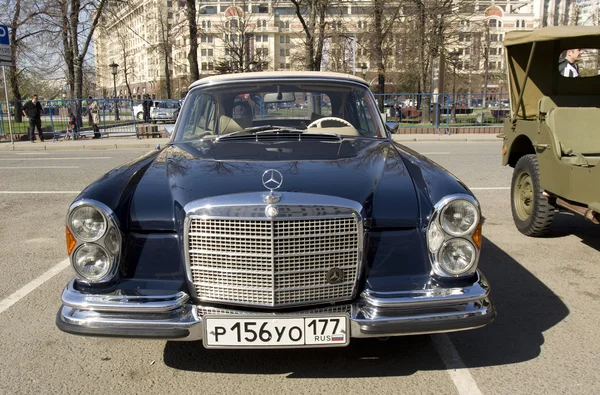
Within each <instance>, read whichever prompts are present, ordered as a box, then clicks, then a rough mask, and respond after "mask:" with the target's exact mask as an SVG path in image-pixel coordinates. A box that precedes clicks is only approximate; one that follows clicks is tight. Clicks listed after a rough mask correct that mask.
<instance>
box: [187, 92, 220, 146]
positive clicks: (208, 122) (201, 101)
mask: <svg viewBox="0 0 600 395" xmlns="http://www.w3.org/2000/svg"><path fill="white" fill-rule="evenodd" d="M215 110H216V105H215V100H214V98H213V97H212V96H211V95H208V94H206V93H199V94H197V95H193V96H191V97H188V99H187V100H186V105H185V107H184V111H183V112H182V128H183V136H182V139H183V140H190V139H195V138H199V137H203V136H205V135H208V134H216V132H215V112H216V111H215Z"/></svg>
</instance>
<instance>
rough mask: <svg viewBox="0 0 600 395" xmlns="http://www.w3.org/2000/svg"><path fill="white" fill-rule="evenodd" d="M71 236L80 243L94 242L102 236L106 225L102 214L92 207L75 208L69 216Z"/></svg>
mask: <svg viewBox="0 0 600 395" xmlns="http://www.w3.org/2000/svg"><path fill="white" fill-rule="evenodd" d="M69 227H70V228H71V231H72V232H73V236H75V238H76V239H79V240H81V241H95V240H98V239H99V238H101V237H102V236H104V233H105V232H106V228H107V223H106V218H105V217H104V215H102V213H101V212H100V211H99V210H98V209H96V208H95V207H92V206H81V207H77V208H75V209H74V210H73V211H72V212H71V215H70V216H69Z"/></svg>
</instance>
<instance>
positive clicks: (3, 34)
mask: <svg viewBox="0 0 600 395" xmlns="http://www.w3.org/2000/svg"><path fill="white" fill-rule="evenodd" d="M8 32H9V30H8V26H5V25H0V45H9V44H10V43H9V42H8V37H9V36H8Z"/></svg>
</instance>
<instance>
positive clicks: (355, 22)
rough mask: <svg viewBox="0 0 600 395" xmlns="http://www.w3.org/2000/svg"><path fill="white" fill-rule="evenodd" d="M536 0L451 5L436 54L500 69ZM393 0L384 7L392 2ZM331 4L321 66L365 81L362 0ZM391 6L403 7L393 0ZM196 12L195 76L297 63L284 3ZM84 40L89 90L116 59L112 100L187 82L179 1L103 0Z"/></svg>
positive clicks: (530, 19) (296, 41)
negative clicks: (89, 48) (91, 66)
mask: <svg viewBox="0 0 600 395" xmlns="http://www.w3.org/2000/svg"><path fill="white" fill-rule="evenodd" d="M537 1H538V0H503V1H495V0H487V1H484V0H472V1H465V2H463V3H461V6H460V9H457V10H454V11H456V12H455V14H456V13H458V14H459V15H460V17H456V15H455V16H454V17H453V19H452V20H453V22H451V23H449V22H446V23H449V24H450V26H449V28H448V29H446V30H447V33H446V36H445V37H444V38H443V40H442V41H443V44H442V45H443V46H444V47H445V48H446V50H449V51H452V50H453V51H454V52H455V53H458V57H459V58H458V60H457V62H456V66H457V67H456V69H457V73H460V74H463V75H466V74H469V75H473V76H481V75H483V74H484V72H485V70H487V71H488V72H491V73H494V72H495V71H501V70H503V69H504V56H503V50H502V41H503V38H504V33H505V32H506V31H509V30H513V29H532V28H533V27H534V26H535V22H536V13H535V7H534V5H535V4H536V2H537ZM544 1H546V0H544ZM561 1H568V0H561ZM393 3H394V2H393V1H392V2H390V3H389V4H388V5H387V6H388V7H394V4H393ZM341 4H342V5H340V6H337V7H335V8H332V9H331V10H329V11H328V13H327V22H328V23H327V26H326V29H327V40H326V41H325V43H324V48H323V58H322V61H321V69H322V70H331V71H339V72H346V73H352V74H355V75H361V74H362V70H361V69H362V67H363V65H364V66H365V67H366V70H367V75H366V77H367V79H368V80H372V81H375V80H376V76H377V64H376V62H374V61H373V60H372V59H371V55H372V53H373V52H372V49H371V40H372V35H371V34H372V31H373V26H374V20H373V9H372V2H371V1H370V0H347V1H342V2H341ZM397 7H406V6H405V5H404V4H403V3H401V2H398V5H397ZM196 8H197V12H198V19H197V21H198V63H199V68H200V74H201V75H209V74H215V73H218V72H235V71H240V70H251V69H261V70H303V69H305V62H304V58H303V57H304V53H305V48H304V40H305V37H306V36H305V33H304V30H303V26H302V24H301V23H300V20H299V19H298V17H297V16H296V11H295V8H294V6H293V4H292V3H291V2H288V1H280V0H258V1H257V0H209V1H198V2H197V5H196ZM412 11H414V10H412ZM412 11H411V10H410V9H409V8H401V9H400V18H399V20H398V23H396V24H395V25H394V27H395V31H394V32H393V34H392V36H391V39H390V40H389V41H390V43H389V45H388V46H387V47H386V48H385V51H384V56H385V58H386V60H385V66H386V86H387V84H388V82H392V83H394V81H395V80H394V78H395V77H394V75H399V74H401V73H405V72H407V70H410V69H413V71H414V69H415V57H414V56H412V55H413V54H414V49H413V47H414V45H415V44H414V42H415V35H414V33H413V31H412V30H411V29H413V28H414V24H411V22H410V20H411V15H414V13H411V12H412ZM442 20H443V18H442ZM94 38H95V41H94V42H95V50H96V60H95V61H96V73H97V86H98V87H99V90H100V92H99V94H103V95H105V96H111V95H112V94H113V89H114V88H113V75H112V74H111V68H110V67H109V64H111V63H113V62H116V63H117V64H119V67H118V72H117V75H116V76H115V78H114V80H115V82H116V94H117V96H129V94H130V91H131V95H132V96H134V97H135V96H139V95H141V94H143V93H153V94H156V95H158V96H164V95H165V92H166V81H167V78H166V76H167V75H169V76H170V78H169V80H170V85H171V86H170V88H171V89H170V90H171V96H172V97H180V94H181V93H183V92H185V90H186V88H187V86H188V85H189V83H190V82H191V81H190V80H189V73H190V70H189V62H188V59H187V56H188V53H189V48H190V45H189V32H188V29H187V17H186V8H185V1H183V0H173V1H170V0H132V1H129V2H114V3H112V2H111V3H109V6H108V7H107V12H106V13H105V15H104V16H103V21H102V23H101V25H100V26H99V28H98V29H97V32H96V34H95V37H94ZM411 40H412V41H411ZM411 42H412V44H411ZM411 45H413V47H411ZM486 59H487V62H486ZM126 78H127V81H126ZM127 86H129V88H128V87H127Z"/></svg>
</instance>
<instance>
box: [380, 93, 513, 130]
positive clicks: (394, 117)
mask: <svg viewBox="0 0 600 395" xmlns="http://www.w3.org/2000/svg"><path fill="white" fill-rule="evenodd" d="M375 97H376V99H377V101H378V102H379V103H380V102H381V101H382V102H383V110H384V114H385V117H386V121H387V123H388V125H390V126H391V127H397V128H399V129H407V128H408V129H411V128H412V129H416V128H433V129H434V130H435V131H437V132H440V133H441V132H445V133H448V132H449V130H451V129H456V128H466V127H470V128H472V127H477V128H485V127H496V128H497V127H499V126H502V124H503V122H504V119H505V118H506V117H508V116H509V114H510V106H509V102H508V95H507V94H506V93H500V94H487V95H484V94H472V93H471V94H464V93H460V94H451V93H440V94H423V93H420V94H417V93H399V94H385V95H375Z"/></svg>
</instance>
